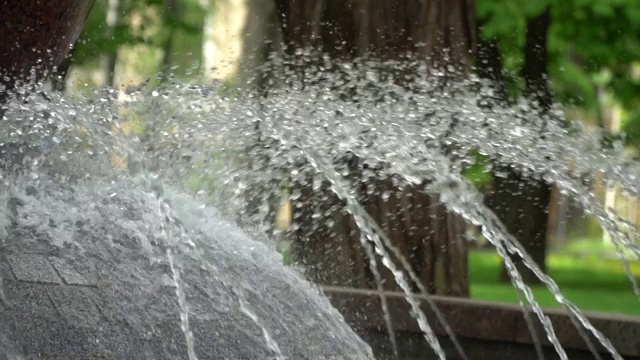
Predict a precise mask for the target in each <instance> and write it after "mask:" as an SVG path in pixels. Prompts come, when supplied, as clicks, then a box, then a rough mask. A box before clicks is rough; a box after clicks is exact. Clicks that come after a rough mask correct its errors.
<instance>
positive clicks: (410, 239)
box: [276, 0, 476, 296]
mask: <svg viewBox="0 0 640 360" xmlns="http://www.w3.org/2000/svg"><path fill="white" fill-rule="evenodd" d="M276 6H277V9H278V11H277V13H278V15H279V17H280V22H281V26H282V33H283V38H284V42H285V46H286V48H285V52H286V54H287V55H288V56H289V57H293V58H295V57H296V56H297V55H298V54H299V52H298V50H299V49H308V50H310V52H311V53H312V54H318V55H320V54H325V55H328V56H329V57H330V58H332V59H333V60H334V61H346V62H348V61H350V60H352V59H354V58H355V57H360V56H368V57H373V58H377V59H381V60H394V59H402V58H403V57H404V56H405V55H406V54H412V55H414V56H415V55H417V56H420V57H422V58H423V59H425V60H427V61H428V64H429V65H430V66H431V68H438V69H439V70H450V69H455V71H452V72H450V73H451V75H452V77H459V76H461V75H460V74H465V73H466V72H467V71H468V70H469V69H470V67H471V62H472V60H473V53H474V51H475V40H476V36H475V31H476V27H475V25H474V19H475V9H474V1H473V0H455V1H445V0H428V1H420V0H402V1H396V0H393V1H392V0H354V1H344V0H307V1H301V0H276ZM305 56H308V54H307V55H305ZM305 60H307V61H305V62H304V63H303V64H304V65H306V64H308V60H311V59H305ZM311 61H312V60H311ZM294 63H295V61H294ZM304 65H302V66H304ZM301 69H302V68H300V69H298V70H301ZM342 161H348V162H352V164H351V165H350V166H351V173H350V176H351V177H352V179H354V183H356V184H359V185H358V186H359V194H360V195H359V201H360V202H361V204H363V206H364V207H365V208H366V210H367V211H368V212H369V214H370V215H371V216H372V217H373V218H374V219H375V220H376V221H377V222H378V224H379V225H380V226H381V228H382V229H383V230H384V232H385V233H386V234H387V235H388V237H389V238H390V239H391V241H392V243H393V244H394V245H395V246H396V247H398V248H399V249H400V251H401V253H402V254H403V255H404V257H406V258H407V259H408V261H409V262H410V263H411V265H412V268H413V270H414V271H415V272H416V273H418V274H419V276H420V277H421V280H422V282H423V283H424V284H425V286H427V287H428V289H429V290H430V291H431V292H434V293H438V294H443V295H454V296H468V295H469V288H468V274H467V250H466V245H465V243H464V240H463V234H464V226H465V225H464V223H463V222H462V220H461V219H460V217H458V216H456V215H454V214H451V213H447V212H446V211H445V209H444V207H443V206H442V205H440V204H438V203H437V200H436V199H435V198H433V197H431V196H428V195H425V194H423V193H422V192H421V191H420V190H419V189H418V188H414V187H402V188H397V187H395V186H394V185H392V181H391V179H389V178H383V177H380V178H377V180H376V181H375V182H374V181H372V180H370V179H369V180H368V181H367V179H363V178H361V177H360V175H359V173H360V171H361V169H360V168H359V167H358V165H357V159H353V158H348V159H346V160H345V159H343V160H342ZM353 162H355V163H356V165H354V164H353ZM367 188H368V189H367ZM294 191H295V192H296V193H298V194H300V197H299V198H298V199H297V200H296V202H297V203H298V204H299V205H300V206H293V209H294V214H293V217H294V222H296V223H297V226H296V227H295V228H296V231H295V240H294V253H295V256H296V258H297V259H298V260H299V261H301V262H302V263H303V264H304V265H306V266H307V269H308V271H309V276H310V277H311V278H312V280H314V281H317V282H320V283H323V284H332V285H344V286H358V287H367V288H371V287H375V285H376V284H373V275H372V273H371V270H370V269H369V268H368V265H367V260H366V259H365V258H364V256H365V255H364V254H365V252H364V250H363V249H362V248H361V246H360V245H359V240H358V238H359V236H360V235H359V232H360V231H361V229H358V228H357V227H356V226H355V224H354V221H353V218H352V217H351V216H350V215H348V214H347V213H346V212H342V211H338V210H336V209H341V208H344V204H341V203H340V201H338V200H337V199H336V198H335V196H332V195H331V193H330V191H329V190H328V189H327V188H326V187H325V188H322V189H321V190H320V191H318V192H313V191H311V190H309V186H307V185H302V184H295V185H294ZM327 210H329V211H327ZM323 214H324V216H332V217H333V218H332V219H327V218H323ZM326 214H331V215H326ZM378 260H379V259H378ZM379 268H380V269H382V266H379ZM381 273H382V278H383V281H384V287H385V288H386V289H389V290H398V288H397V285H396V282H395V281H394V279H393V275H392V274H391V273H390V272H388V271H381Z"/></svg>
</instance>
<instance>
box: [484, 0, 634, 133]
mask: <svg viewBox="0 0 640 360" xmlns="http://www.w3.org/2000/svg"><path fill="white" fill-rule="evenodd" d="M546 6H551V13H552V23H551V27H550V29H549V37H548V43H547V47H548V51H549V64H548V69H549V74H550V79H551V82H552V86H553V90H554V93H555V96H556V99H557V100H559V101H561V102H563V103H565V104H571V105H576V106H579V107H581V108H583V109H584V110H585V111H586V113H587V114H591V116H596V114H597V113H598V112H599V111H600V110H601V109H600V108H601V106H602V104H601V103H600V102H599V101H598V92H597V89H598V87H599V86H600V87H602V88H603V90H604V91H606V92H608V93H611V94H612V95H613V98H614V100H615V101H616V102H618V103H620V104H621V105H622V106H623V108H624V110H625V114H626V117H625V125H624V129H625V130H626V131H628V132H629V135H630V136H628V137H627V140H628V141H630V142H631V143H633V142H634V141H636V142H640V124H638V121H639V120H640V114H639V112H640V101H639V99H638V96H637V94H638V93H639V91H640V81H638V77H637V76H635V77H634V76H631V73H632V67H633V66H634V62H637V61H638V60H639V59H640V1H627V0H564V1H549V0H528V1H527V0H516V1H513V0H478V2H477V15H478V19H479V20H480V22H481V24H482V25H483V26H482V29H481V34H482V36H483V37H484V38H486V39H496V40H497V41H498V42H499V44H500V47H501V50H502V55H503V61H504V68H505V71H506V72H507V74H508V76H507V81H508V83H507V88H508V89H509V90H510V92H511V95H512V96H514V97H517V96H519V90H520V89H521V88H522V86H521V84H518V81H520V80H519V76H517V74H519V73H520V70H521V68H522V63H523V61H522V57H523V48H524V45H525V29H526V21H527V19H529V18H531V17H532V16H535V15H536V14H539V13H540V12H541V11H542V10H543V9H544V8H545V7H546ZM604 73H608V74H609V76H608V77H605V78H603V77H602V75H603V74H604ZM514 74H515V75H514Z"/></svg>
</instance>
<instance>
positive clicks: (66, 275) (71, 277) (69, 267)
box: [49, 258, 96, 286]
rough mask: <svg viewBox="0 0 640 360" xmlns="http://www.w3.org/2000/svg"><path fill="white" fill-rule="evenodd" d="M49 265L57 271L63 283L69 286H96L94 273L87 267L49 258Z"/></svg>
mask: <svg viewBox="0 0 640 360" xmlns="http://www.w3.org/2000/svg"><path fill="white" fill-rule="evenodd" d="M49 260H50V261H51V264H52V265H53V267H54V268H55V269H56V270H57V271H58V274H60V276H61V277H62V279H63V280H64V282H65V283H66V284H69V285H85V286H90V285H96V274H95V271H93V269H92V268H91V267H89V266H86V267H84V269H83V267H82V266H79V265H77V264H72V263H69V262H67V261H65V260H64V259H60V258H50V259H49Z"/></svg>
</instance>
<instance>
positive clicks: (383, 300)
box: [0, 231, 398, 359]
mask: <svg viewBox="0 0 640 360" xmlns="http://www.w3.org/2000/svg"><path fill="white" fill-rule="evenodd" d="M360 237H361V239H360V243H361V244H364V250H365V253H366V255H367V258H368V259H369V269H370V270H371V272H372V273H373V278H374V280H375V282H376V286H377V288H378V292H379V293H380V305H381V306H382V312H383V316H384V323H385V326H386V327H387V335H388V336H389V341H390V342H391V350H392V351H393V356H394V357H395V358H396V359H397V358H398V343H397V340H396V334H395V331H394V328H393V322H392V321H391V313H390V312H389V303H388V301H387V297H386V296H385V295H384V288H383V287H382V277H381V276H380V271H378V262H377V261H376V258H375V255H374V253H373V249H371V244H370V243H369V241H367V239H366V235H365V234H364V232H363V231H360ZM362 237H365V238H364V239H362ZM0 285H2V284H1V283H0ZM0 295H2V294H1V293H0Z"/></svg>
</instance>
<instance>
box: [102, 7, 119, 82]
mask: <svg viewBox="0 0 640 360" xmlns="http://www.w3.org/2000/svg"><path fill="white" fill-rule="evenodd" d="M122 1H123V0H109V5H108V7H107V30H106V31H107V34H108V36H110V37H113V36H115V32H116V28H117V27H118V25H119V24H120V21H121V18H122ZM117 61H118V49H117V48H114V49H113V50H112V51H111V53H109V54H107V55H106V56H105V57H104V59H103V72H104V75H103V76H104V85H105V86H108V87H113V85H114V82H115V71H116V63H117Z"/></svg>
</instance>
